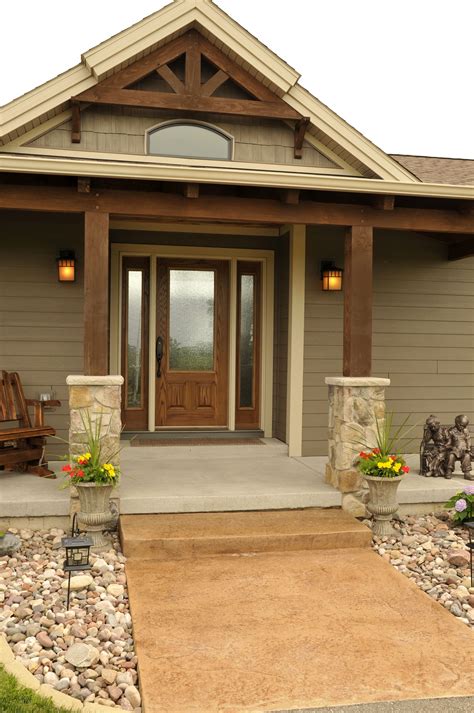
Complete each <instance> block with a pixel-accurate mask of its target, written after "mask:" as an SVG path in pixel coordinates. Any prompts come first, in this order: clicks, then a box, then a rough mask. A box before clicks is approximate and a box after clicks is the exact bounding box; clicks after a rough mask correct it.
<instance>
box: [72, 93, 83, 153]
mask: <svg viewBox="0 0 474 713" xmlns="http://www.w3.org/2000/svg"><path fill="white" fill-rule="evenodd" d="M71 108H72V127H71V142H72V143H73V144H80V143H81V105H80V104H79V102H78V101H74V100H72V101H71Z"/></svg>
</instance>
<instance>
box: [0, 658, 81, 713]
mask: <svg viewBox="0 0 474 713" xmlns="http://www.w3.org/2000/svg"><path fill="white" fill-rule="evenodd" d="M71 710H72V708H57V707H56V706H55V705H54V704H53V702H52V701H50V700H49V699H48V698H43V697H42V696H38V695H37V694H36V693H35V692H34V691H32V690H30V689H29V688H24V687H23V686H20V684H19V683H18V681H17V680H16V678H15V677H14V676H11V675H10V674H8V673H6V671H5V669H4V668H3V667H2V666H0V711H1V712H2V713H71Z"/></svg>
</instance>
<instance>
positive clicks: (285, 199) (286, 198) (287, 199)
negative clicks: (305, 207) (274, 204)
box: [280, 188, 300, 205]
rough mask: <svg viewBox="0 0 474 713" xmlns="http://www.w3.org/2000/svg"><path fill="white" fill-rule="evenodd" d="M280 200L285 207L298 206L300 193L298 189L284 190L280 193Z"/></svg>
mask: <svg viewBox="0 0 474 713" xmlns="http://www.w3.org/2000/svg"><path fill="white" fill-rule="evenodd" d="M280 200H281V202H282V203H286V205H298V203H299V202H300V191H299V189H298V188H284V189H283V190H281V191H280Z"/></svg>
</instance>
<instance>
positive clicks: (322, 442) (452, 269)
mask: <svg viewBox="0 0 474 713" xmlns="http://www.w3.org/2000/svg"><path fill="white" fill-rule="evenodd" d="M342 256H343V231H342V230H338V229H334V230H329V229H325V228H312V229H310V230H309V238H308V245H307V267H306V285H307V287H306V290H307V293H306V294H307V303H306V315H305V331H306V339H305V375H304V406H303V411H304V417H303V454H304V455H325V454H326V451H327V442H326V433H327V390H326V386H325V385H324V377H325V376H328V375H337V374H340V373H341V369H342V318H343V295H342V293H332V294H331V293H324V292H321V289H320V280H319V274H318V273H319V263H320V261H321V259H325V258H335V259H336V260H337V261H338V262H339V263H340V264H342V259H343V257H342ZM446 256H447V247H446V245H445V244H444V243H443V242H440V241H437V240H435V239H432V238H428V237H425V236H422V235H418V234H415V233H410V234H408V233H395V232H384V231H377V233H376V238H375V256H374V260H375V270H374V344H373V359H374V362H373V373H374V375H376V376H388V377H389V378H390V379H391V386H390V388H389V389H388V390H387V400H388V408H389V409H390V410H393V411H394V412H395V413H396V418H397V421H400V419H401V418H404V417H405V416H406V415H410V422H411V423H421V422H422V421H423V420H424V419H425V418H426V416H427V415H429V414H430V413H436V414H437V415H438V416H439V417H440V418H441V419H442V421H443V422H446V423H451V422H452V420H453V418H454V416H455V415H456V414H458V413H466V414H467V415H468V416H469V417H470V418H471V419H472V420H473V421H474V258H468V259H465V260H462V261H459V262H454V263H451V262H448V261H447V259H446ZM420 433H421V429H420V428H418V429H417V430H416V431H415V432H414V434H413V435H414V436H415V441H414V442H413V443H411V444H407V445H406V447H407V448H408V450H410V451H413V452H415V451H417V449H418V438H419V437H420Z"/></svg>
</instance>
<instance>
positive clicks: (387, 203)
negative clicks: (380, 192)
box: [373, 196, 395, 210]
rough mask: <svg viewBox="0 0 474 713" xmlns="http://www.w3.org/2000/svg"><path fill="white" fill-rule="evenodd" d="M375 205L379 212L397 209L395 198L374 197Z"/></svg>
mask: <svg viewBox="0 0 474 713" xmlns="http://www.w3.org/2000/svg"><path fill="white" fill-rule="evenodd" d="M373 205H374V207H375V208H378V209H379V210H393V209H394V208H395V196H374V198H373Z"/></svg>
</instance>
